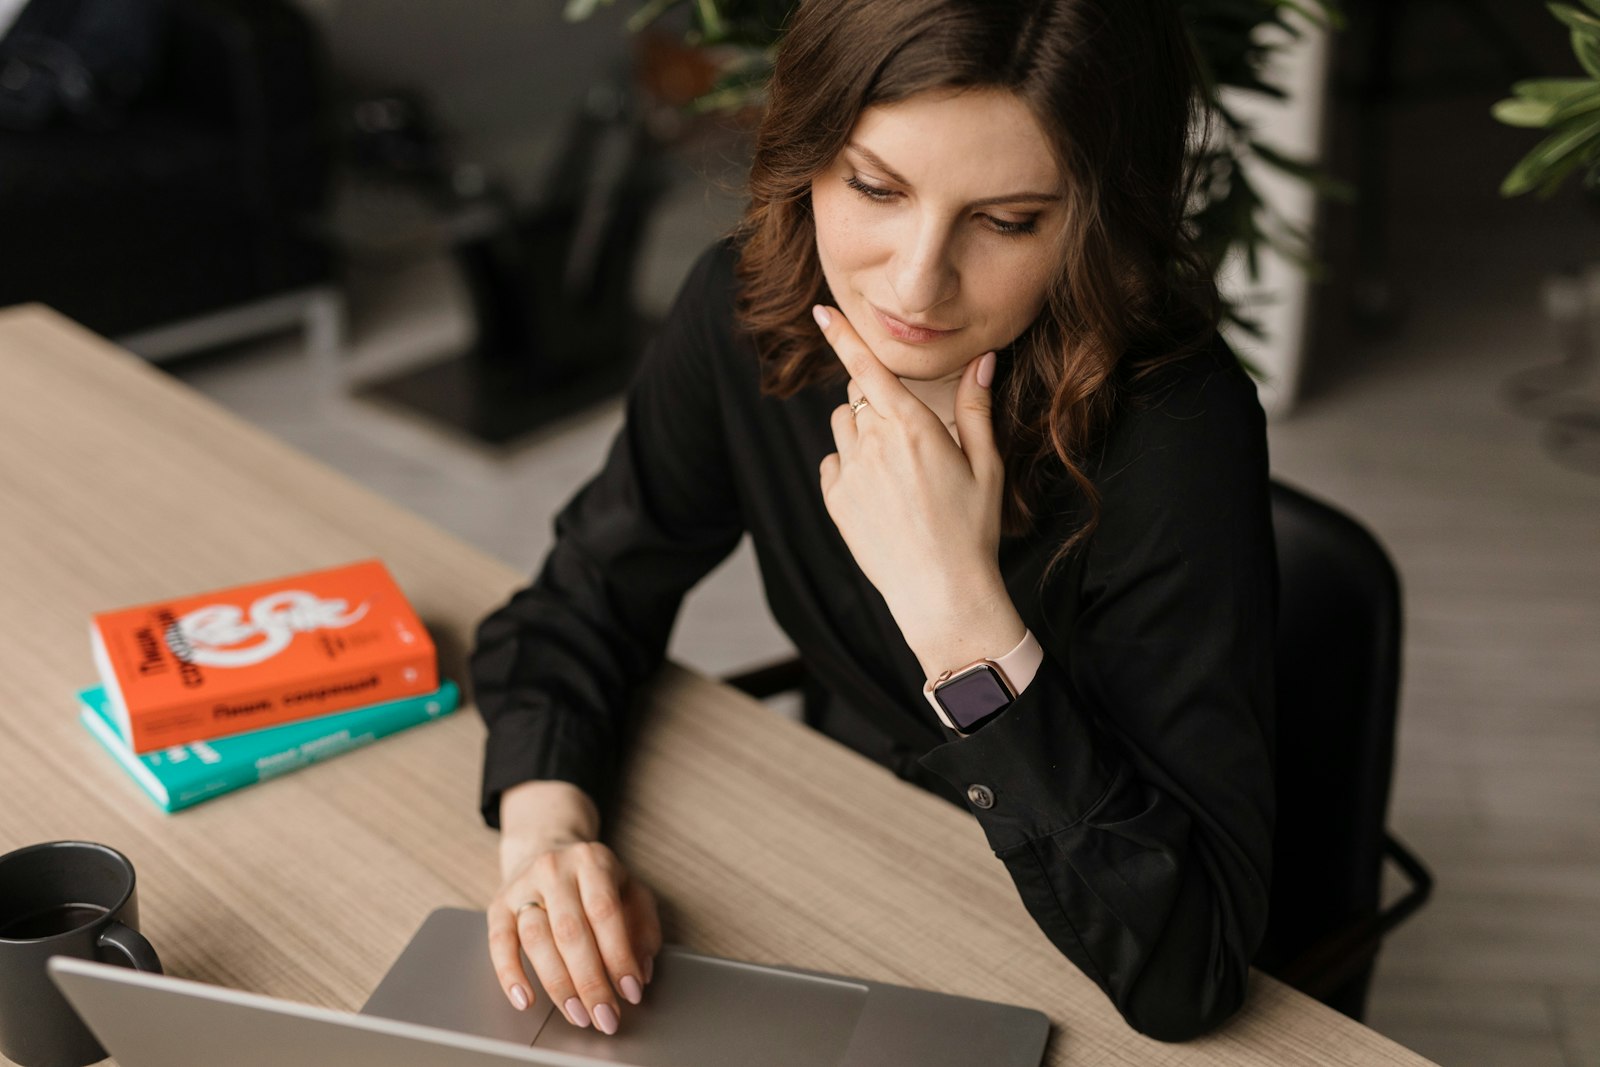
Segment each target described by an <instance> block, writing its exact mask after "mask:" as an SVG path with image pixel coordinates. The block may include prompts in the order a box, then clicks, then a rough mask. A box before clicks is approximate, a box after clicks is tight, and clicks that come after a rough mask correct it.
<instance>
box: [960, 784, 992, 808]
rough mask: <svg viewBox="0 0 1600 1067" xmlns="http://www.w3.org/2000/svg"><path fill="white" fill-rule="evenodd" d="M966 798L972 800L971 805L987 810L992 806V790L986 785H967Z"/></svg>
mask: <svg viewBox="0 0 1600 1067" xmlns="http://www.w3.org/2000/svg"><path fill="white" fill-rule="evenodd" d="M967 799H968V800H970V801H972V806H973V807H975V808H982V809H983V810H984V811H988V810H989V809H990V808H992V807H994V790H993V789H990V788H989V787H988V786H986V785H969V786H967Z"/></svg>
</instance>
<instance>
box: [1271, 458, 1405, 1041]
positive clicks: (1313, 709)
mask: <svg viewBox="0 0 1600 1067" xmlns="http://www.w3.org/2000/svg"><path fill="white" fill-rule="evenodd" d="M1272 520H1273V530H1274V533H1275V535H1276V538H1277V553H1278V573H1279V594H1278V603H1279V609H1278V610H1279V615H1278V639H1277V780H1278V786H1277V800H1278V824H1277V832H1276V835H1275V839H1274V859H1273V885H1272V894H1271V915H1270V918H1269V920H1268V926H1267V934H1266V939H1265V942H1264V944H1263V947H1262V950H1261V952H1260V953H1259V954H1258V956H1257V960H1256V962H1257V964H1258V965H1259V966H1261V967H1262V968H1263V969H1265V970H1267V971H1268V972H1269V973H1273V972H1274V971H1275V968H1277V967H1280V966H1282V965H1283V964H1286V963H1289V962H1291V961H1293V960H1294V958H1295V957H1296V956H1297V955H1298V954H1299V953H1301V952H1302V951H1304V950H1305V949H1306V948H1307V947H1308V946H1310V945H1311V944H1313V943H1315V942H1317V941H1318V940H1319V939H1321V938H1323V937H1325V936H1327V935H1328V934H1330V933H1332V932H1333V931H1335V930H1337V929H1339V928H1340V927H1342V926H1345V925H1347V924H1349V923H1350V922H1352V921H1355V920H1359V919H1361V918H1364V917H1368V916H1371V915H1373V914H1375V913H1376V912H1377V910H1378V907H1379V900H1380V897H1379V889H1380V878H1381V873H1382V862H1383V854H1384V834H1385V820H1386V816H1387V812H1388V805H1389V783H1390V778H1391V772H1392V768H1393V761H1394V734H1395V709H1396V703H1397V698H1398V692H1399V683H1400V636H1401V605H1400V581H1399V576H1398V575H1397V574H1396V572H1395V568H1394V565H1393V563H1392V562H1390V559H1389V556H1388V554H1387V553H1386V552H1385V551H1384V550H1383V546H1381V545H1380V544H1379V543H1378V542H1377V540H1376V539H1375V538H1374V537H1373V536H1372V534H1370V533H1369V532H1368V531H1367V530H1366V529H1365V528H1363V527H1362V526H1361V525H1360V524H1359V523H1357V522H1355V521H1354V520H1353V519H1351V518H1350V517H1349V516H1347V515H1345V514H1343V513H1342V512H1340V511H1338V510H1336V509H1335V508H1332V507H1330V506H1328V505H1327V504H1324V503H1322V502H1320V501H1317V500H1314V499H1312V498H1311V497H1309V496H1307V495H1305V494H1304V493H1301V492H1299V491H1298V490H1295V489H1291V488H1289V487H1288V486H1285V485H1281V484H1278V483H1276V482H1275V483H1273V486H1272ZM1359 984H1360V987H1361V988H1360V989H1359V990H1357V991H1355V992H1354V994H1353V995H1354V998H1355V1000H1354V1003H1353V1007H1354V1010H1353V1011H1351V1006H1346V1005H1339V1004H1336V1005H1335V1006H1338V1007H1341V1008H1342V1010H1346V1011H1350V1013H1351V1014H1357V1015H1358V1014H1359V1012H1360V1001H1361V1000H1363V999H1364V996H1365V980H1364V979H1363V980H1362V981H1361V982H1360V983H1359ZM1325 999H1328V998H1325ZM1329 1002H1330V1003H1332V1002H1333V1001H1332V1000H1331V999H1330V1001H1329Z"/></svg>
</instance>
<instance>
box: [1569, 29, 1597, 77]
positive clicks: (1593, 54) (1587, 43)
mask: <svg viewBox="0 0 1600 1067" xmlns="http://www.w3.org/2000/svg"><path fill="white" fill-rule="evenodd" d="M1572 51H1573V54H1574V55H1576V56H1577V57H1578V62H1579V63H1582V64H1583V69H1584V70H1586V71H1588V72H1589V74H1590V75H1591V76H1593V77H1596V78H1600V35H1595V34H1587V33H1579V32H1578V31H1577V30H1573V31H1572Z"/></svg>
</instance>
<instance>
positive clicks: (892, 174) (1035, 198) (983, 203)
mask: <svg viewBox="0 0 1600 1067" xmlns="http://www.w3.org/2000/svg"><path fill="white" fill-rule="evenodd" d="M845 149H846V150H848V151H851V152H854V153H856V154H857V155H859V156H860V157H861V158H862V159H865V160H866V161H867V162H868V163H870V164H872V165H873V166H874V167H877V168H878V169H879V170H881V171H883V173H884V174H886V175H888V177H889V180H890V181H893V182H897V183H899V184H900V185H910V184H911V183H910V182H909V181H907V180H906V179H905V178H903V177H901V175H900V173H899V172H898V171H896V170H895V169H894V168H893V167H891V166H889V164H887V163H885V162H884V161H883V158H882V157H881V156H879V155H878V154H877V153H876V152H874V151H872V149H870V148H867V147H866V146H865V145H861V144H857V143H856V142H855V141H851V142H850V143H849V144H847V145H845ZM1060 199H1061V197H1060V195H1059V194H1057V193H1010V194H1008V195H1006V196H986V197H984V198H983V199H982V200H974V201H973V202H972V203H970V204H968V205H967V206H968V207H988V206H990V205H992V204H1014V203H1018V202H1019V201H1032V202H1037V203H1042V204H1045V203H1054V202H1056V201H1057V200H1060Z"/></svg>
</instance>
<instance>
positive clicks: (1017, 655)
mask: <svg viewBox="0 0 1600 1067" xmlns="http://www.w3.org/2000/svg"><path fill="white" fill-rule="evenodd" d="M990 662H991V663H993V664H994V665H995V666H996V667H999V668H1000V673H1001V674H1003V675H1005V676H1006V681H1008V682H1010V683H1011V688H1012V689H1014V690H1016V693H1017V695H1018V696H1021V695H1022V691H1023V690H1024V689H1026V688H1028V683H1030V682H1032V681H1033V676H1034V675H1036V674H1038V673H1039V665H1040V664H1041V663H1043V662H1044V649H1043V648H1042V647H1041V646H1040V644H1039V639H1038V638H1036V637H1034V636H1033V631H1032V630H1027V631H1025V632H1024V633H1023V635H1022V640H1021V641H1018V642H1017V647H1016V648H1013V649H1012V650H1011V651H1010V652H1007V653H1006V654H1005V655H1003V656H1001V657H1000V658H999V659H996V660H990ZM968 666H970V664H969V665H968ZM963 669H965V668H963ZM933 682H934V680H933V679H931V678H930V679H929V680H928V681H927V682H925V683H924V684H923V686H922V695H923V696H925V697H927V699H928V705H929V706H930V707H932V708H933V710H934V711H938V710H939V704H938V702H937V701H935V700H934V699H933Z"/></svg>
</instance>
